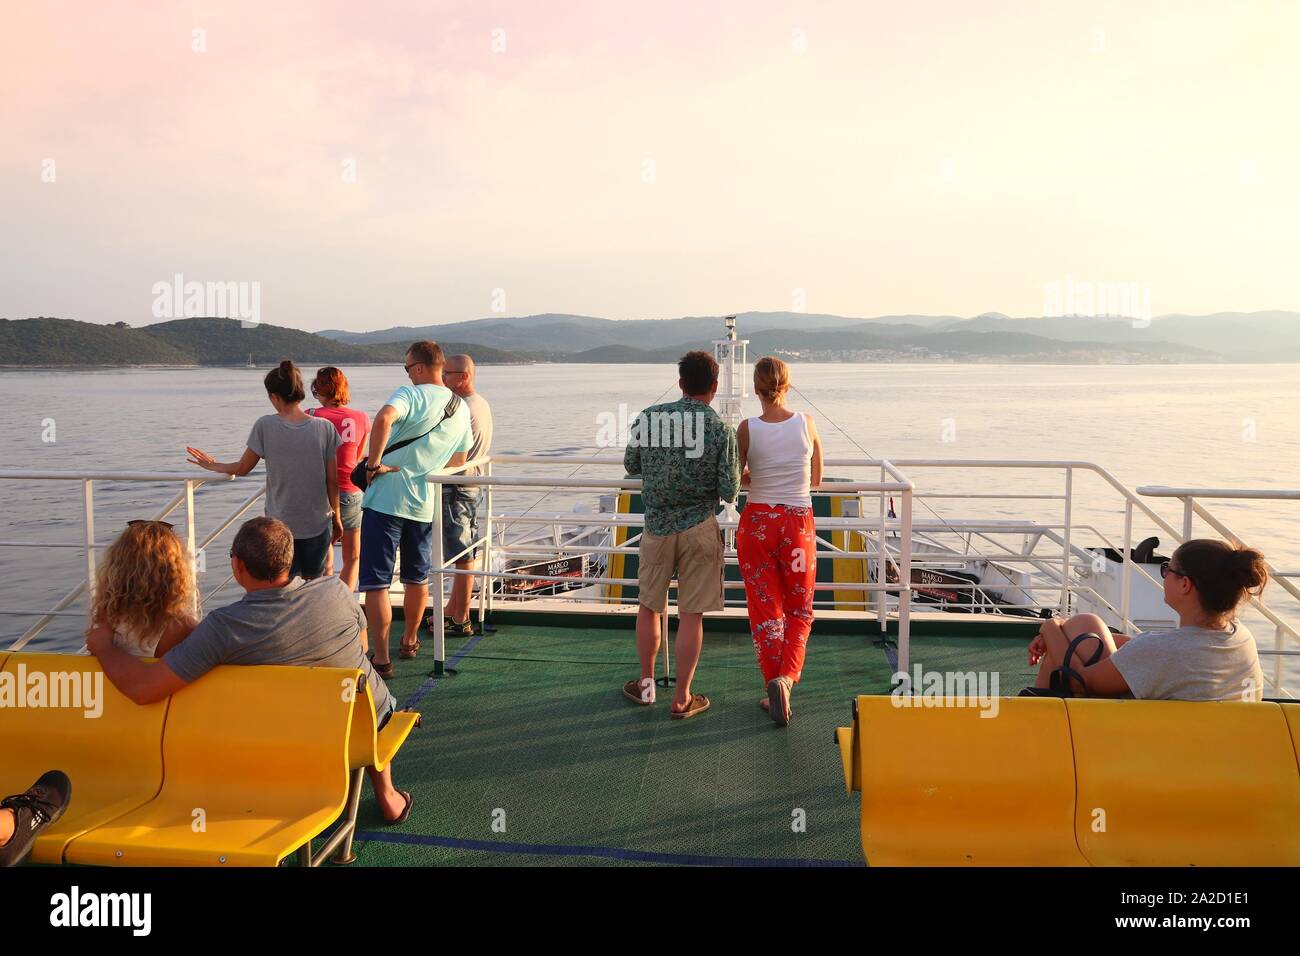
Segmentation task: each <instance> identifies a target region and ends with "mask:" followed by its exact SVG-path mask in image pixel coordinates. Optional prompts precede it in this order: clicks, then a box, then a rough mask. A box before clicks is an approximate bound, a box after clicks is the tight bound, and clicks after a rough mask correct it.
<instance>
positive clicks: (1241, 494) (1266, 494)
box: [1137, 485, 1300, 501]
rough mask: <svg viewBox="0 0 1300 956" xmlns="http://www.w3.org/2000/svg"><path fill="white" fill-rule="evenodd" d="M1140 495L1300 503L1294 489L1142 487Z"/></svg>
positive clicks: (1299, 492) (1299, 494) (1298, 492)
mask: <svg viewBox="0 0 1300 956" xmlns="http://www.w3.org/2000/svg"><path fill="white" fill-rule="evenodd" d="M1137 493H1138V494H1139V495H1143V496H1145V497H1147V498H1249V499H1255V500H1264V501H1300V491H1298V490H1296V489H1294V488H1278V489H1274V490H1269V489H1267V488H1166V487H1164V486H1163V485H1142V486H1141V487H1139V488H1138V489H1137Z"/></svg>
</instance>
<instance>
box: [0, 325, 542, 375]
mask: <svg viewBox="0 0 1300 956" xmlns="http://www.w3.org/2000/svg"><path fill="white" fill-rule="evenodd" d="M409 344H410V340H407V341H406V342H402V343H390V344H386V345H377V346H370V345H348V344H345V343H342V342H336V341H334V340H332V339H327V338H325V337H324V336H321V335H315V334H313V333H311V332H303V331H301V330H299V329H286V328H282V327H280V326H275V325H265V324H262V325H255V326H250V327H244V326H243V325H242V324H241V323H240V322H239V321H238V320H236V319H216V318H194V319H176V320H174V321H171V322H161V323H158V324H157V325H148V326H145V327H143V328H139V329H132V328H127V327H126V326H122V325H96V324H95V323H92V322H77V321H74V320H71V319H49V318H36V319H21V320H17V321H9V320H7V319H0V366H4V365H9V366H15V365H17V366H39V365H109V366H112V365H244V364H246V363H247V362H248V361H250V358H251V361H252V362H253V364H255V365H274V364H275V363H277V362H279V361H281V360H282V359H286V358H288V359H292V360H293V361H294V362H296V363H298V364H300V365H318V364H333V365H339V364H347V363H351V364H356V365H359V364H390V363H391V364H396V363H400V362H401V361H402V358H403V355H404V353H405V351H406V346H407V345H409ZM439 344H441V345H442V346H443V348H444V350H445V351H446V352H447V353H448V354H455V353H457V352H466V353H468V354H470V355H472V356H473V357H474V361H475V362H478V363H479V364H483V365H495V364H514V363H520V362H530V361H535V359H534V357H533V356H532V355H528V354H525V353H517V352H507V351H503V350H501V349H495V348H490V347H487V346H480V345H472V344H468V343H463V342H441V343H439Z"/></svg>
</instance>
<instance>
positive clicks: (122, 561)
mask: <svg viewBox="0 0 1300 956" xmlns="http://www.w3.org/2000/svg"><path fill="white" fill-rule="evenodd" d="M90 615H91V620H92V621H94V622H95V626H94V627H92V628H91V630H95V629H96V628H105V629H107V630H109V631H111V632H112V634H113V644H114V645H116V646H117V647H119V648H121V649H122V650H124V651H126V652H127V653H128V654H133V655H135V656H136V657H162V656H163V654H165V653H167V651H169V650H171V649H172V648H173V647H175V646H176V645H177V644H179V643H180V642H181V641H183V640H184V639H185V638H186V637H188V636H189V633H190V631H192V630H194V628H195V626H196V625H197V624H198V621H197V620H196V619H195V618H194V568H193V564H192V562H191V560H190V557H189V555H188V554H186V552H185V546H184V545H183V544H181V540H180V538H178V537H176V535H175V533H173V531H172V526H171V525H170V524H168V523H167V522H166V521H131V522H129V523H128V524H127V526H126V530H125V531H123V532H122V533H121V534H120V535H118V536H117V540H116V541H114V542H113V543H112V544H111V545H109V547H108V550H107V551H106V552H104V557H103V559H102V560H101V562H100V564H99V567H98V568H97V569H96V572H95V601H94V605H93V606H92V608H91V612H90ZM87 633H89V632H87Z"/></svg>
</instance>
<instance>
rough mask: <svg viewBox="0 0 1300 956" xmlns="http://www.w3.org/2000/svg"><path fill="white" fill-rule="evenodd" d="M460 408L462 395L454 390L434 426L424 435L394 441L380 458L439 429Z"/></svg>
mask: <svg viewBox="0 0 1300 956" xmlns="http://www.w3.org/2000/svg"><path fill="white" fill-rule="evenodd" d="M458 408H460V396H459V395H457V394H455V393H454V392H453V393H452V396H451V398H449V399H448V400H447V405H446V407H445V408H443V410H442V417H441V418H439V419H438V421H437V422H435V423H434V426H433V428H430V429H429V430H428V431H427V432H425V433H424V434H423V435H416V436H415V437H414V438H404V439H402V440H401V441H395V442H393V443H392V444H391V445H389V446H388V447H387V448H385V449H384V454H383V455H380V456H379V457H380V460H383V457H384V455H387V454H388V453H389V452H390V451H397V449H399V448H405V447H406V446H407V445H409V444H411V443H412V442H417V441H419V440H420V439H421V438H424V437H425V436H427V435H431V434H432V433H433V432H434V431H436V430H437V428H438V426H439V425H441V424H442V423H443V422H445V421H446V420H447V419H449V418H451V416H452V415H455V414H456V409H458Z"/></svg>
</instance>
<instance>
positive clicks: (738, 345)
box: [713, 315, 749, 428]
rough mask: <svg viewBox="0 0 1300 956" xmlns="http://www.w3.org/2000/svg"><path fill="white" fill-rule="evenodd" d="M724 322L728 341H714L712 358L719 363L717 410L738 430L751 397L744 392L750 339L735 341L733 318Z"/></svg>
mask: <svg viewBox="0 0 1300 956" xmlns="http://www.w3.org/2000/svg"><path fill="white" fill-rule="evenodd" d="M724 321H725V322H726V326H727V337H726V338H725V339H714V340H713V357H714V358H715V359H716V360H717V362H718V394H717V398H716V402H717V406H716V407H717V410H718V415H719V417H721V419H722V420H723V421H724V422H726V423H727V424H728V425H730V426H731V427H732V428H737V427H739V425H740V421H741V411H740V405H741V402H742V401H743V400H744V399H746V398H748V397H749V395H748V393H747V392H746V391H745V379H746V377H747V368H746V363H745V350H746V347H747V346H748V345H749V339H737V338H736V317H735V316H734V315H729V316H727V317H726V319H725V320H724Z"/></svg>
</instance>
